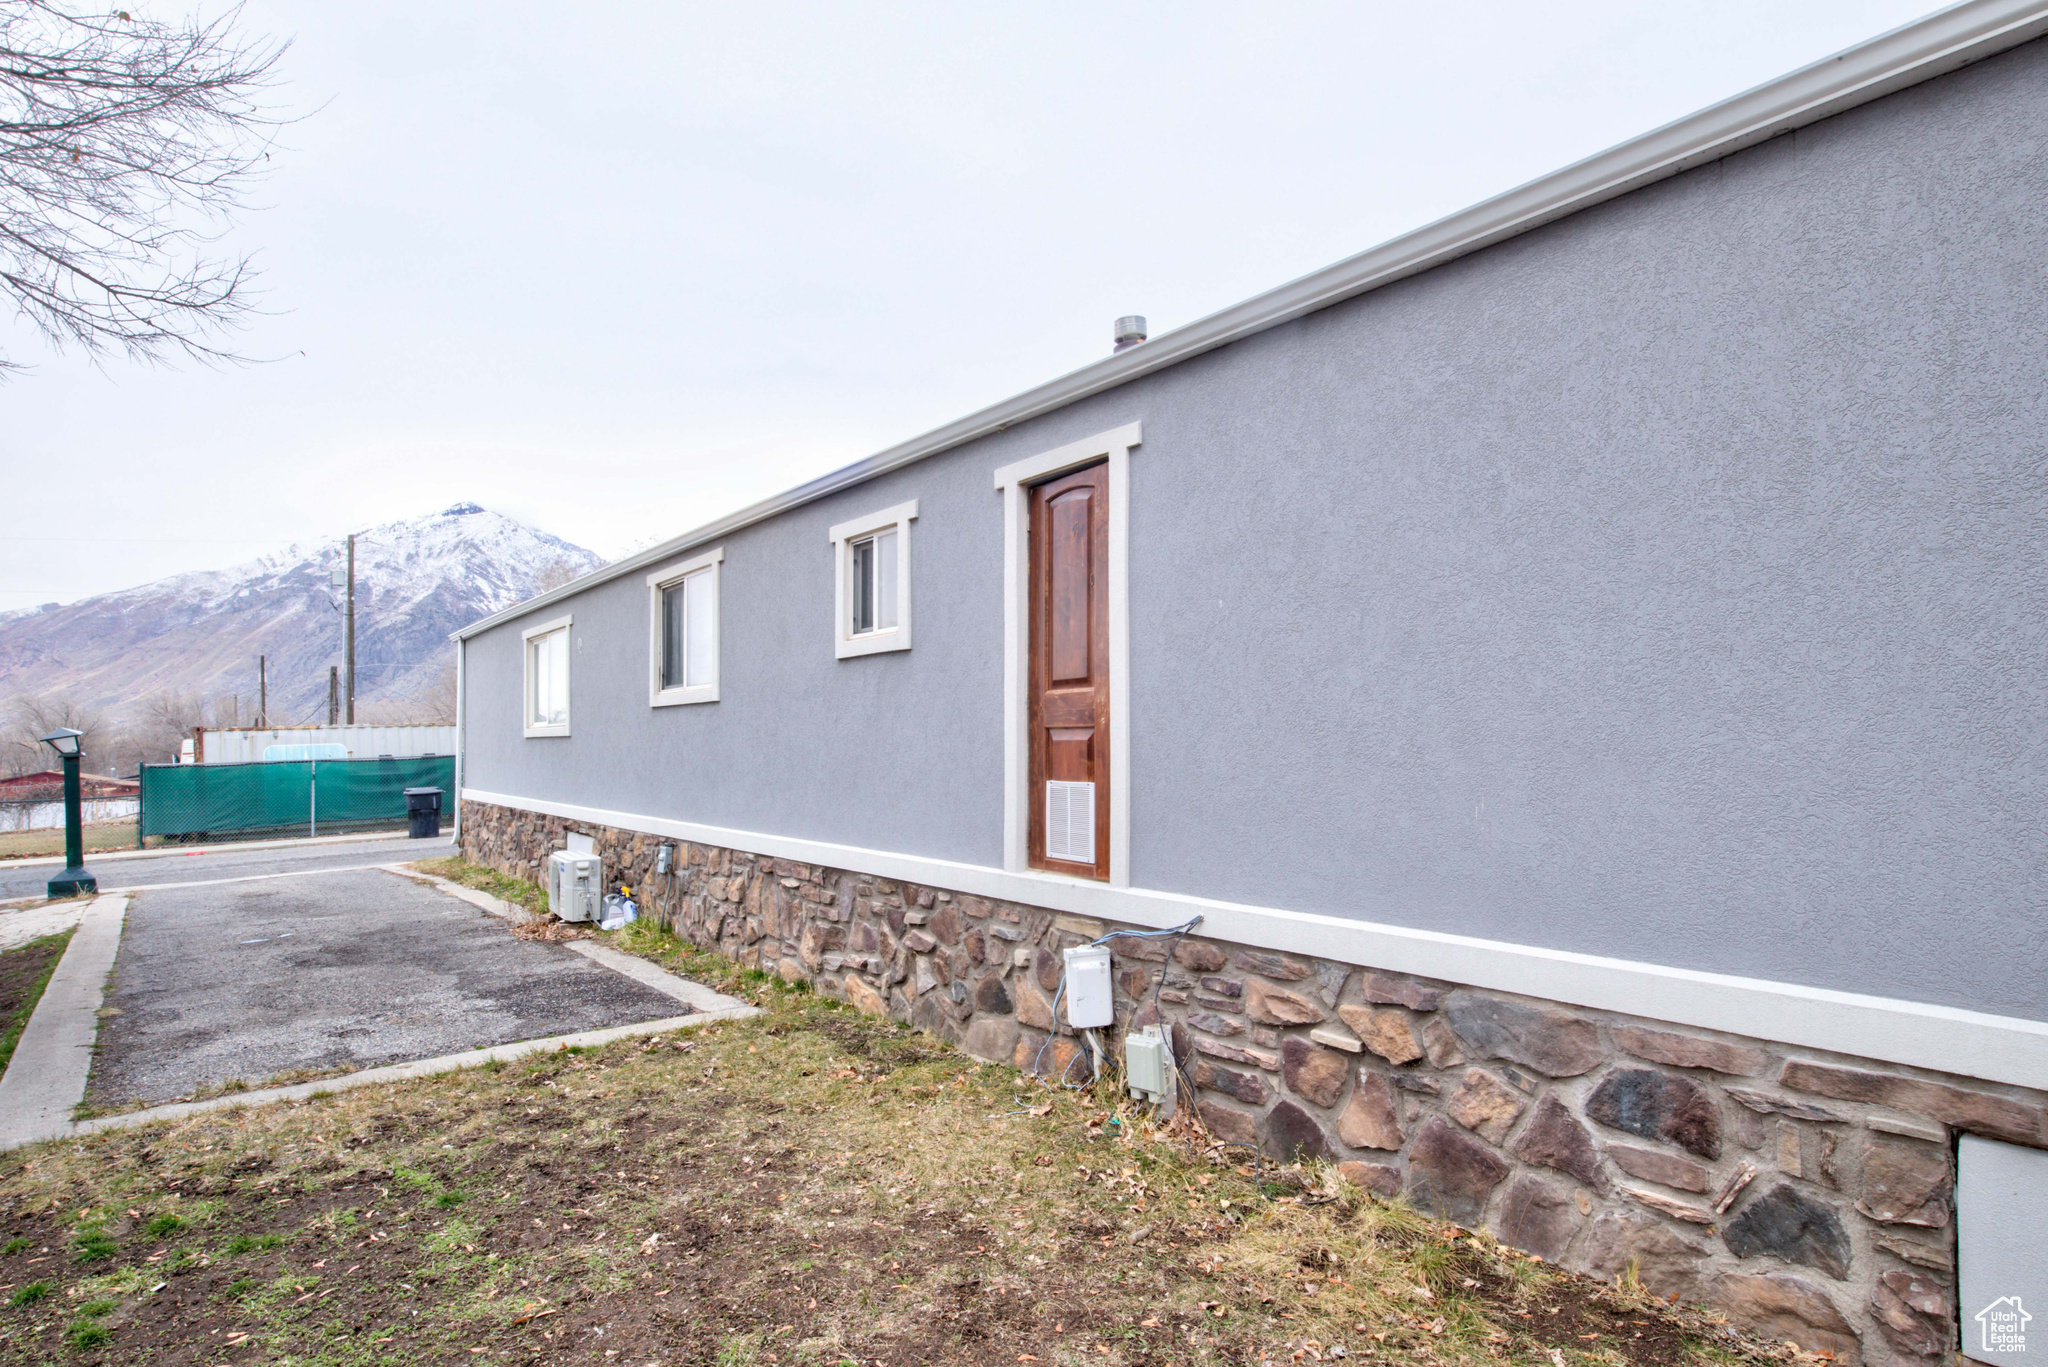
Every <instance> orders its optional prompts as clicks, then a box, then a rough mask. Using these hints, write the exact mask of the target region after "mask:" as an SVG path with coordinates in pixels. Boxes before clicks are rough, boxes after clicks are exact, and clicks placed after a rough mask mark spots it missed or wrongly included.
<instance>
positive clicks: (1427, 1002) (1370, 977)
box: [1358, 969, 1444, 1011]
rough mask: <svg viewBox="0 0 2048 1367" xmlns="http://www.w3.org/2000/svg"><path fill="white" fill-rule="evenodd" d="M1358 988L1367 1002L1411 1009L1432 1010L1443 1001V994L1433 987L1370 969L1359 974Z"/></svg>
mask: <svg viewBox="0 0 2048 1367" xmlns="http://www.w3.org/2000/svg"><path fill="white" fill-rule="evenodd" d="M1358 990H1359V991H1360V992H1361V993H1363V994H1364V996H1365V999H1366V1000H1367V1001H1369V1002H1378V1003H1379V1004H1380V1005H1381V1006H1405V1007H1407V1008H1408V1009H1409V1010H1411V1011H1434V1010H1436V1009H1437V1008H1438V1007H1439V1006H1441V1005H1443V1001H1444V994H1443V993H1441V992H1439V991H1437V990H1436V989H1435V988H1434V987H1424V986H1423V985H1422V984H1420V983H1411V982H1408V981H1407V980H1405V979H1402V978H1394V977H1389V976H1388V975H1386V974H1384V973H1375V972H1373V971H1372V970H1371V969H1367V970H1366V971H1365V972H1363V973H1361V974H1359V976H1358Z"/></svg>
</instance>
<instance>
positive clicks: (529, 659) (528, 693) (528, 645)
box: [519, 614, 576, 740]
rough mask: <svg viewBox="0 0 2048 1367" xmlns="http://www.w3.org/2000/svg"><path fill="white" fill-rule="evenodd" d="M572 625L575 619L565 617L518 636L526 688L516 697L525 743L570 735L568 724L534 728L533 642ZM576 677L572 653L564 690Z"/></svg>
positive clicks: (572, 695) (571, 716)
mask: <svg viewBox="0 0 2048 1367" xmlns="http://www.w3.org/2000/svg"><path fill="white" fill-rule="evenodd" d="M575 621H576V618H575V616H574V615H573V614H571V615H569V616H566V617H557V618H555V619H554V620H553V621H548V622H542V623H541V624H540V625H539V626H537V627H528V628H527V629H526V630H525V631H523V632H521V633H520V634H519V672H520V674H521V675H522V676H524V678H525V680H526V686H525V688H523V689H522V690H521V691H520V694H519V720H520V723H521V724H522V725H523V726H524V728H525V731H526V737H527V739H528V740H532V739H535V738H537V737H540V736H566V735H568V734H569V722H563V723H562V724H561V725H560V726H535V725H534V724H533V638H534V637H536V636H545V635H547V634H548V633H549V632H551V631H566V630H567V629H568V628H569V627H570V626H572V625H574V624H575ZM571 644H572V645H573V644H574V638H573V637H572V638H571ZM575 673H576V656H575V653H574V651H571V652H570V653H569V679H565V680H564V686H565V687H566V686H569V683H570V680H572V679H573V678H574V676H575ZM574 695H575V690H574V688H573V687H571V688H570V696H571V697H572V698H573V697H574ZM575 718H576V714H575V712H574V711H570V713H569V720H570V721H574V720H575Z"/></svg>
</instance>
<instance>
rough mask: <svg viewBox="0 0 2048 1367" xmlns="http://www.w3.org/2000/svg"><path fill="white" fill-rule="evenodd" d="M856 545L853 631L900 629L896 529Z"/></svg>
mask: <svg viewBox="0 0 2048 1367" xmlns="http://www.w3.org/2000/svg"><path fill="white" fill-rule="evenodd" d="M851 544H852V547H853V634H854V635H855V636H865V635H867V634H868V633H869V632H872V631H894V630H895V629H896V530H895V529H894V528H893V527H892V528H890V529H889V530H888V531H886V532H881V533H879V534H877V535H875V536H864V537H862V538H861V539H860V540H858V541H855V542H853V543H851Z"/></svg>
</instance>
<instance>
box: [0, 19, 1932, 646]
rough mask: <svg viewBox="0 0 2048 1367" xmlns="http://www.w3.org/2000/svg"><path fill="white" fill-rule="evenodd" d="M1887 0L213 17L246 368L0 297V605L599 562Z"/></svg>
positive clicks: (1774, 53) (1523, 173)
mask: <svg viewBox="0 0 2048 1367" xmlns="http://www.w3.org/2000/svg"><path fill="white" fill-rule="evenodd" d="M143 4H144V5H145V6H147V7H149V8H152V9H157V10H161V8H162V7H161V6H159V5H155V4H153V3H152V0H143ZM1927 9H1928V6H1926V5H1925V4H1924V3H1914V2H1913V0H1896V2H1895V0H1858V2H1855V3H1852V2H1850V0H1740V2H1739V3H1723V4H1707V5H1674V4H1671V3H1669V0H1655V2H1650V0H1562V3H1555V2H1554V3H1550V4H1545V5H1530V4H1528V3H1526V0H1516V2H1515V3H1503V2H1501V0H1473V2H1472V3H1468V4H1464V5H1460V6H1441V7H1438V6H1423V5H1414V4H1400V5H1395V4H1385V3H1371V4H1286V3H1273V2H1270V0H1269V3H1263V4H1259V5H1246V4H1242V3H1232V4H1212V3H1190V2H1189V0H1177V3H1173V4H1143V5H1141V4H1114V3H1112V4H1102V3H1099V2H1098V3H1091V4H1085V5H1083V4H1070V3H1037V4H1032V5H1022V4H1012V5H990V4H965V5H963V4H959V3H949V4H874V3H870V4H865V5H859V6H852V5H844V6H832V7H827V6H792V5H781V4H773V3H753V4H746V5H733V4H718V5H709V4H688V3H683V4H678V3H662V4H636V3H615V4H611V5H607V6H603V7H598V6H563V5H560V4H547V5H541V4H530V3H502V2H500V3H492V4H488V5H486V4H466V3H440V2H437V3H434V4H420V3H418V0H408V2H407V3H390V2H387V0H350V2H349V3H347V4H334V3H331V0H329V2H328V3H320V4H314V3H298V2H297V0H249V3H248V4H247V6H246V10H245V13H246V16H247V23H248V25H249V26H250V27H251V28H252V29H254V30H257V31H262V32H269V33H274V34H278V35H285V36H289V37H291V38H292V40H293V47H292V50H291V52H290V53H289V55H288V56H287V57H286V59H285V62H284V66H283V74H284V76H285V77H286V79H287V82H288V84H287V85H286V86H285V88H284V89H283V91H282V92H281V94H282V98H283V99H284V100H285V101H286V102H287V106H288V108H289V109H290V110H291V111H293V112H298V113H303V114H304V115H305V117H304V119H303V121H302V122H300V123H298V124H297V125H296V126H295V127H293V128H291V129H290V130H288V132H287V133H286V135H285V141H286V143H287V144H288V146H287V147H286V148H285V149H283V150H281V151H280V152H279V153H278V155H277V156H276V159H275V165H276V170H275V172H274V173H273V174H272V176H271V178H270V179H269V180H268V181H267V182H266V183H265V185H264V186H263V189H262V192H261V198H262V201H263V207H262V208H261V209H260V210H259V211H257V212H254V213H251V214H249V215H248V216H246V218H245V219H244V220H243V221H242V223H241V225H240V227H239V228H238V229H237V231H236V233H235V235H234V237H233V239H232V241H234V242H236V243H239V244H241V245H243V246H245V247H246V248H248V249H251V250H254V251H255V252H257V253H258V257H259V264H260V268H261V271H262V283H263V287H264V290H265V292H266V294H265V298H266V303H267V306H268V308H269V310H270V313H269V316H267V317H264V318H262V319H260V320H258V322H257V323H256V325H255V326H253V327H252V328H250V329H248V330H247V331H246V332H245V333H243V334H242V335H241V336H240V338H239V339H238V341H237V343H236V345H237V346H238V347H239V348H240V349H242V350H243V351H245V352H246V353H248V354H251V355H256V356H263V357H274V358H277V359H275V360H274V361H271V362H270V363H267V364H262V365H254V366H249V367H246V368H240V369H233V368H231V369H225V370H208V369H205V368H201V367H193V366H185V367H180V368H175V369H149V368H144V367H139V366H135V365H132V364H129V363H127V362H124V361H121V360H118V359H113V360H109V361H107V362H106V363H105V365H104V367H103V368H95V367H94V366H93V365H92V364H91V363H89V362H87V361H85V360H83V359H82V358H80V357H78V356H76V355H68V356H67V355H54V354H52V353H51V352H50V351H49V350H48V349H47V348H45V347H44V346H43V345H41V344H40V342H38V341H37V340H36V339H35V338H33V337H32V336H30V335H28V334H25V333H24V332H23V331H22V330H21V329H20V328H19V327H18V326H13V327H11V328H10V326H9V325H8V324H7V323H6V322H5V321H4V320H0V346H4V348H5V349H6V351H7V352H8V353H9V354H10V355H12V356H13V357H14V358H16V359H19V360H28V361H31V362H34V363H35V367H36V368H35V369H34V370H32V371H31V372H30V373H29V374H27V375H25V376H22V377H20V378H16V379H13V380H11V381H5V382H0V473H4V477H5V488H6V490H7V500H6V501H7V504H8V506H9V512H10V514H11V516H9V517H8V518H6V519H4V524H5V525H4V526H0V608H11V607H24V606H28V605H31V604H35V603H40V602H47V601H52V600H57V601H70V600H72V599H75V598H78V597H83V596H87V595H89V594H93V593H99V592H104V591H106V590H109V589H115V588H122V587H126V586H128V585H130V584H135V583H140V582H144V581H147V580H150V579H155V578H160V577H162V576H164V575H168V574H174V573H178V572H181V571H184V570H189V569H201V568H214V567H218V566H223V565H227V564H231V563H234V562H237V561H240V560H244V559H249V558H252V557H254V556H256V555H258V554H261V553H264V552H265V551H268V550H275V549H280V548H281V545H282V543H283V542H285V541H287V540H301V541H305V542H309V543H310V542H315V541H318V540H319V539H321V538H327V537H333V536H336V535H338V534H340V533H343V532H347V531H349V530H351V529H355V528H360V527H363V526H368V525H371V524H373V523H377V522H383V521H389V520H391V519H394V518H401V517H409V516H413V515H417V514H420V513H425V512H429V511H433V510H435V509H438V508H441V507H445V506H446V505H448V504H450V503H453V502H456V501H458V500H462V499H474V500H476V501H477V502H480V503H483V504H485V505H487V506H490V507H493V508H497V509H500V510H502V511H504V512H506V513H509V514H511V515H512V516H514V517H517V518H520V519H522V520H524V521H527V522H530V523H532V524H534V525H536V526H539V527H542V528H545V529H546V530H548V531H552V532H555V533H557V534H559V535H561V536H565V537H567V538H569V539H570V540H573V541H576V542H579V543H581V544H583V545H586V546H589V547H591V548H592V549H594V550H596V551H598V552H600V553H602V554H604V555H607V556H616V555H620V554H623V553H625V552H626V551H629V550H632V549H636V548H638V547H640V546H643V545H646V544H649V543H651V542H653V541H655V540H659V539H661V538H664V537H666V536H670V535H673V534H675V533H677V532H680V531H683V530H686V529H688V528H690V527H692V526H695V525H696V524H698V523H700V522H704V521H707V520H709V519H711V518H712V517H715V516H717V515H718V514H720V513H723V512H726V511H729V510H731V509H733V508H735V507H738V506H741V505H743V504H745V503H749V502H752V501H754V500H755V499H758V498H761V497H764V496H766V495H768V494H771V493H774V492H776V491H777V490H778V489H781V488H784V487H786V486H788V485H791V484H794V483H797V482H799V481H801V480H804V479H807V478H810V477H811V476H813V475H816V474H819V473H822V472H823V471H825V470H828V469H831V468H834V467H836V466H839V465H843V464H846V463H848V462H850V461H853V460H857V459H859V458H860V457H862V456H864V455H867V454H869V453H870V452H872V451H875V450H877V449H880V448H882V447H884V446H888V445H892V444H894V443H896V442H898V441H901V440H904V439H906V438H908V437H911V436H914V435H916V434H918V433H920V432H922V431H925V430H927V429H929V428H932V427H935V426H937V425H939V424H940V423H943V422H946V421H948V420H950V419H952V418H955V417H959V416H961V415H963V414H965V413H968V412H970V411H972V410H973V409H976V408H979V407H981V406H982V405H984V404H987V403H990V402H993V401H995V400H998V399H1001V398H1004V397H1007V396H1008V395H1010V394H1013V393H1016V392H1018V391H1020V390H1023V389H1026V388H1028V387H1030V386H1032V385H1035V384H1038V383H1040V382H1041V381H1044V380H1047V379H1050V378H1052V377H1053V376H1055V375H1058V374H1061V373H1063V372H1065V371H1068V370H1071V369H1073V368H1075V367H1076V366H1079V365H1082V364H1085V363H1087V362H1088V361H1090V360H1093V359H1094V358H1096V357H1098V356H1100V355H1102V354H1104V353H1105V352H1107V350H1108V349H1109V345H1110V325H1111V322H1112V321H1113V320H1114V319H1115V318H1116V316H1117V315H1119V314H1123V313H1142V314H1144V315H1146V316H1147V317H1148V318H1150V320H1151V324H1152V333H1153V335H1154V336H1158V335H1159V334H1160V333H1162V332H1164V331H1167V330H1170V329H1172V328H1174V327H1177V326H1179V325H1181V324H1183V323H1187V322H1190V321H1192V320H1194V319H1196V318H1199V317H1201V316H1203V315H1204V314H1207V313H1211V312H1213V311H1215V310H1216V309H1219V308H1223V307H1225V306H1227V305H1229V304H1232V303H1235V302H1237V301H1238V300H1240V299H1243V298H1246V297H1248V296H1250V295H1253V294H1256V293H1259V292H1261V291H1263V290H1265V289H1268V288H1271V287H1272V286H1274V285H1278V284H1280V283H1282V282H1284V281H1286V280H1288V279H1291V278H1293V277H1295V276H1298V275H1301V274H1303V273H1305V272H1307V271H1310V270H1313V269H1316V268H1317V267H1320V266H1323V265H1327V264H1328V263H1330V262H1332V261H1335V260H1337V259H1339V258H1341V257H1345V256H1348V255H1351V254H1352V253H1354V252H1357V251H1360V250H1363V249H1364V248H1367V247H1370V246H1372V245H1374V244H1376V243H1378V242H1381V241H1384V240H1385V239H1387V238H1389V237H1393V236H1395V235H1397V234H1399V233H1401V232H1403V231H1405V230H1407V229H1410V228H1413V227H1416V226H1418V225H1420V224H1423V223H1426V222H1428V221H1429V220H1431V219H1434V218H1437V217H1440V216H1442V215H1444V214H1446V213H1449V212H1452V211H1454V210H1457V209H1459V208H1462V207H1464V206H1465V205H1467V204H1470V203H1473V202H1475V201H1477V200H1480V199H1484V198H1486V197H1488V196H1491V195H1493V194H1495V193H1498V192H1499V191H1501V190H1504V189H1507V188H1508V187H1510V186H1512V185H1514V184H1517V183H1519V182H1521V181H1524V180H1528V179H1530V178H1532V177H1534V176H1537V175H1541V174H1543V173H1544V172H1547V171H1550V170H1553V169H1555V168H1556V167H1558V166H1561V165H1564V164H1565V163H1567V162H1570V161H1574V160H1576V159H1578V158H1580V157H1582V156H1585V155H1587V154H1589V153H1592V152H1595V151H1598V150H1600V149H1601V148H1603V147H1606V146H1609V145H1611V144H1613V143H1616V142H1619V141H1622V140H1624V139H1626V138H1629V137H1632V136H1634V135H1635V134H1637V133H1640V132H1643V131H1645V130H1647V129H1649V128H1651V127H1653V126H1655V125H1657V124H1660V123H1664V122H1666V121H1668V120H1670V119H1673V118H1676V117H1678V116H1680V115H1683V114H1686V113H1689V112H1691V111H1692V110H1694V109H1697V108H1699V107H1701V106H1703V105H1706V104H1711V103H1713V102H1715V101H1717V100H1719V99H1722V98H1724V97H1726V96H1728V95H1731V94H1734V93H1735V92H1737V91H1739V90H1742V89H1744V88H1746V87H1749V86H1752V85H1755V84H1757V83H1758V82H1761V81H1765V80H1768V79H1770V78H1772V77H1774V76H1777V75H1780V74H1782V73H1783V72H1785V71H1788V70H1790V69H1792V68H1794V67H1796V66H1800V65H1803V64H1804V63H1807V62H1809V61H1812V60H1814V59H1816V58H1819V57H1823V56H1825V55H1827V54H1829V53H1831V52H1834V51H1837V50H1839V49H1841V48H1843V47H1847V46H1849V45H1851V44H1853V43H1856V42H1859V41H1861V40H1862V39H1864V38H1868V37H1871V36H1873V35H1875V34H1877V33H1880V32H1882V31H1884V30H1886V29H1889V28H1892V27H1895V26H1897V25H1898V24H1901V23H1904V22H1906V21H1907V20H1909V19H1912V18H1914V17H1916V16H1918V15H1919V14H1921V13H1924V12H1926V11H1927ZM72 507H75V508H77V509H78V510H79V515H77V516H73V515H71V514H70V513H69V512H68V511H67V510H68V509H69V508H72ZM31 509H33V510H35V511H33V512H31V511H30V510H31ZM67 533H75V535H67ZM38 538H44V539H38Z"/></svg>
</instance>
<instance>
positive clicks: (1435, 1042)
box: [1422, 1016, 1468, 1068]
mask: <svg viewBox="0 0 2048 1367" xmlns="http://www.w3.org/2000/svg"><path fill="white" fill-rule="evenodd" d="M1422 1047H1423V1049H1424V1051H1425V1052H1427V1053H1428V1055H1429V1066H1430V1067H1432V1068H1456V1067H1459V1066H1460V1065H1462V1064H1463V1063H1464V1062H1465V1061H1466V1058H1467V1057H1468V1056H1467V1054H1466V1053H1465V1041H1463V1040H1461V1039H1459V1038H1458V1037H1457V1035H1456V1034H1455V1033H1453V1032H1452V1030H1451V1027H1450V1026H1449V1025H1448V1024H1446V1023H1445V1021H1444V1019H1443V1017H1441V1016H1431V1017H1430V1018H1429V1019H1428V1020H1427V1021H1425V1022H1424V1023H1423V1026H1422Z"/></svg>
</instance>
